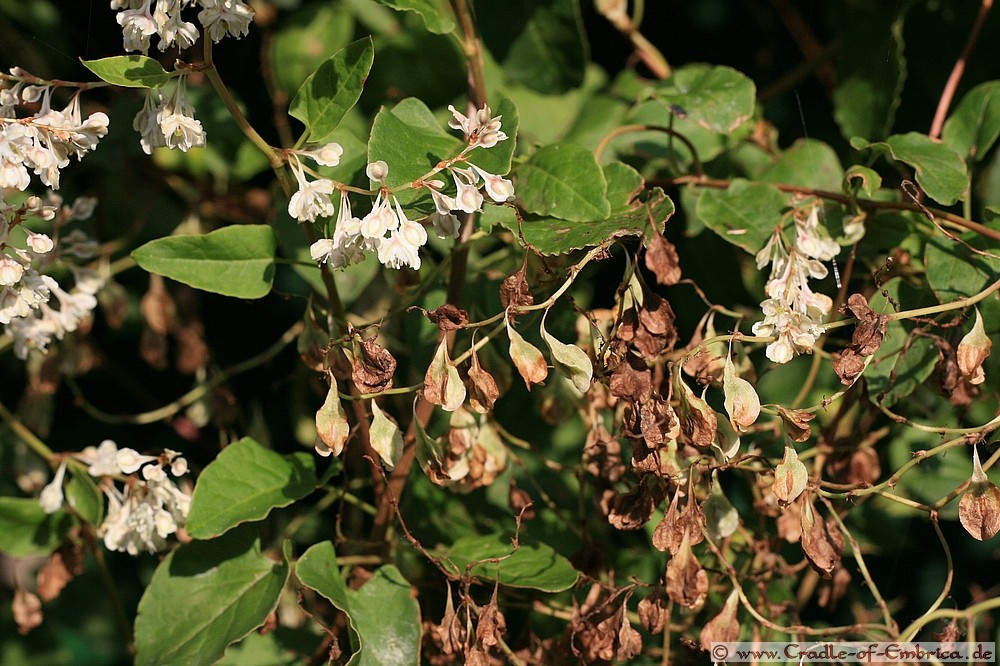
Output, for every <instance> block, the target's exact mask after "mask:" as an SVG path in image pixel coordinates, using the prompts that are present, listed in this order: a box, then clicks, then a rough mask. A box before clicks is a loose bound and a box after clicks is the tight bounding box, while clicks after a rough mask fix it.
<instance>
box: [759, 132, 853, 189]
mask: <svg viewBox="0 0 1000 666" xmlns="http://www.w3.org/2000/svg"><path fill="white" fill-rule="evenodd" d="M843 178H844V169H843V167H841V166H840V159H839V158H838V157H837V153H836V152H834V150H833V148H831V147H830V146H828V145H827V144H825V143H823V142H822V141H817V140H815V139H799V140H798V141H796V142H795V143H794V144H792V146H791V148H789V149H788V150H785V151H783V152H782V153H781V155H780V156H779V157H778V159H777V161H775V162H774V163H773V164H771V166H769V167H768V168H766V169H764V171H763V172H762V173H761V174H760V175H759V176H758V180H763V181H765V182H769V183H787V184H789V185H801V186H802V187H810V188H815V189H820V190H830V191H837V190H838V189H840V186H841V183H842V181H843Z"/></svg>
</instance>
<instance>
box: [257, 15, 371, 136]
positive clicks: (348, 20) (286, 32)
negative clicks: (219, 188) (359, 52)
mask: <svg viewBox="0 0 1000 666" xmlns="http://www.w3.org/2000/svg"><path fill="white" fill-rule="evenodd" d="M353 36H354V15H353V13H352V12H351V10H350V9H349V8H347V7H346V6H345V5H343V4H342V3H323V4H318V5H316V4H307V5H303V6H301V7H299V8H298V9H296V10H295V11H293V12H291V13H290V14H289V16H288V17H287V18H286V19H283V20H282V22H281V24H280V26H279V28H278V29H277V30H276V31H275V33H274V40H273V42H272V44H271V62H273V63H277V64H279V65H280V66H276V67H272V68H271V69H272V71H273V76H274V79H275V82H276V83H277V85H278V87H279V88H281V89H282V90H283V91H285V93H286V94H288V95H293V94H295V92H296V91H297V90H298V89H299V87H300V86H301V85H302V82H303V81H305V80H306V79H307V78H308V77H309V75H310V74H312V73H313V72H314V71H316V68H317V67H319V66H320V65H321V64H322V63H323V61H324V60H326V59H327V58H329V57H330V56H332V55H333V54H334V53H336V52H337V51H338V50H340V49H342V48H343V47H345V46H347V44H348V43H349V42H350V41H351V38H352V37H353ZM258 152H259V151H258Z"/></svg>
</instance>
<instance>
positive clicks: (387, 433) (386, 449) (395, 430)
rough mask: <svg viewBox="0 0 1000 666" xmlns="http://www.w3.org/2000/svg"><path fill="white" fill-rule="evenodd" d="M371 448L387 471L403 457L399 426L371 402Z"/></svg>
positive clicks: (401, 436)
mask: <svg viewBox="0 0 1000 666" xmlns="http://www.w3.org/2000/svg"><path fill="white" fill-rule="evenodd" d="M369 437H370V438H371V443H372V448H373V449H375V453H377V454H378V455H379V457H380V458H382V462H383V463H385V466H386V467H388V468H389V469H392V468H393V467H395V466H396V463H398V462H399V458H400V457H401V456H402V455H403V435H402V433H400V432H399V426H397V425H396V423H395V422H394V421H393V420H392V419H390V418H389V417H388V416H386V415H385V414H384V413H383V412H382V410H381V409H379V406H378V404H377V403H376V402H375V401H374V400H372V425H371V429H370V430H369Z"/></svg>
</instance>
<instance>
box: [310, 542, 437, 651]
mask: <svg viewBox="0 0 1000 666" xmlns="http://www.w3.org/2000/svg"><path fill="white" fill-rule="evenodd" d="M295 575H296V576H297V577H298V579H299V580H300V581H302V584H303V585H305V586H307V587H310V588H312V589H314V590H316V591H317V592H319V593H320V594H322V595H323V596H324V597H326V598H327V599H329V600H330V602H331V603H333V605H334V606H336V607H337V608H339V609H340V610H342V611H343V612H344V613H345V614H346V615H347V619H348V621H349V622H350V627H351V631H352V634H353V635H352V641H351V642H352V643H355V642H356V644H357V648H358V650H357V652H355V654H354V655H353V656H352V657H351V659H350V660H349V661H348V662H347V663H348V664H350V665H351V666H382V665H384V664H416V663H418V662H419V661H420V655H419V652H420V635H421V628H420V627H421V625H420V606H419V605H418V604H417V601H416V599H415V598H414V597H413V595H412V593H411V592H412V588H411V587H410V584H409V582H407V580H406V579H405V578H403V575H402V574H401V573H399V570H398V569H396V567H394V566H392V565H386V566H383V567H381V568H379V569H378V570H377V571H376V572H375V574H374V575H373V576H372V578H371V579H370V580H368V582H366V583H365V584H364V585H362V586H361V587H360V588H359V589H357V590H351V589H349V588H348V587H347V586H346V585H345V584H344V582H343V579H341V577H340V571H339V568H338V567H337V555H336V553H335V552H334V549H333V544H331V543H330V542H329V541H324V542H323V543H318V544H316V545H314V546H312V547H311V548H309V550H307V551H306V552H305V553H304V554H303V555H302V557H301V558H299V561H298V563H297V564H296V566H295Z"/></svg>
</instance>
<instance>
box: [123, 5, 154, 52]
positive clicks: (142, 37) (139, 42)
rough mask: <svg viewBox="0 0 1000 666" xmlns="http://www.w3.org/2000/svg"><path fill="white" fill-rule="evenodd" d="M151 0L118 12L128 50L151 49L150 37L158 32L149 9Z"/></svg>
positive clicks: (145, 50) (146, 50)
mask: <svg viewBox="0 0 1000 666" xmlns="http://www.w3.org/2000/svg"><path fill="white" fill-rule="evenodd" d="M149 3H150V0H143V3H142V5H140V6H139V7H138V8H137V9H126V10H125V11H122V12H118V16H117V17H116V18H117V20H118V25H120V26H121V27H122V33H123V39H124V45H125V50H126V51H140V52H142V53H146V52H148V51H149V38H150V37H152V36H153V35H155V34H156V21H155V20H154V19H153V15H152V14H151V13H150V11H149Z"/></svg>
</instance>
